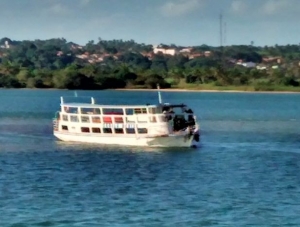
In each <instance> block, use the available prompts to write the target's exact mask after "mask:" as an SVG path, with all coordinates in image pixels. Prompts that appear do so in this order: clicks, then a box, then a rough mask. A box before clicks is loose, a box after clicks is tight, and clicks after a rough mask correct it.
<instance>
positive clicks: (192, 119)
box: [187, 114, 196, 126]
mask: <svg viewBox="0 0 300 227" xmlns="http://www.w3.org/2000/svg"><path fill="white" fill-rule="evenodd" d="M195 118H196V117H195V116H194V115H193V114H189V115H188V120H187V125H188V126H194V125H195V124H196V122H195Z"/></svg>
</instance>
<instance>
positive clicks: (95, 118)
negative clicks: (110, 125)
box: [92, 117, 101, 123]
mask: <svg viewBox="0 0 300 227" xmlns="http://www.w3.org/2000/svg"><path fill="white" fill-rule="evenodd" d="M92 122H93V123H101V119H100V117H92Z"/></svg>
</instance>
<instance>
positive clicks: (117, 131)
mask: <svg viewBox="0 0 300 227" xmlns="http://www.w3.org/2000/svg"><path fill="white" fill-rule="evenodd" d="M115 133H116V134H123V133H124V130H123V129H122V128H115Z"/></svg>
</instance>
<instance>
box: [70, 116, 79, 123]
mask: <svg viewBox="0 0 300 227" xmlns="http://www.w3.org/2000/svg"><path fill="white" fill-rule="evenodd" d="M70 121H71V122H78V117H77V116H70Z"/></svg>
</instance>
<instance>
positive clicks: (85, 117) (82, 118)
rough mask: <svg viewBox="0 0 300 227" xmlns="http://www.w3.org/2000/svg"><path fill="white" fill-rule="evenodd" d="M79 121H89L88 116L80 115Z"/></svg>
mask: <svg viewBox="0 0 300 227" xmlns="http://www.w3.org/2000/svg"><path fill="white" fill-rule="evenodd" d="M81 122H85V123H87V122H90V118H89V117H88V116H81Z"/></svg>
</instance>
